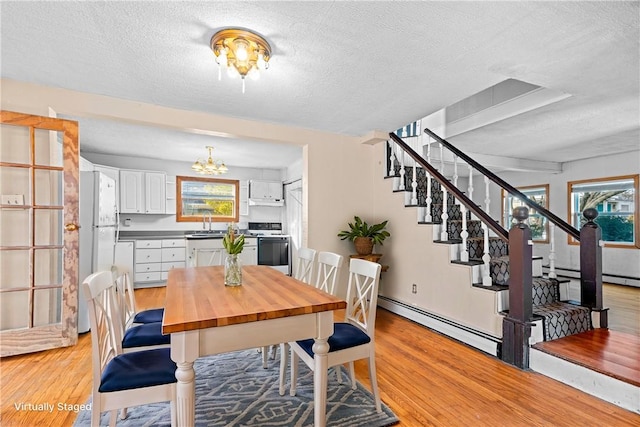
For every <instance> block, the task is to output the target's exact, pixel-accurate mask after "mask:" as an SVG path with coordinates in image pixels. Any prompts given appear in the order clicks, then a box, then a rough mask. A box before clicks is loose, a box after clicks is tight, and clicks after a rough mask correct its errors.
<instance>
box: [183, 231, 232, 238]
mask: <svg viewBox="0 0 640 427" xmlns="http://www.w3.org/2000/svg"><path fill="white" fill-rule="evenodd" d="M224 234H225V231H220V230H213V231H196V232H194V233H191V234H187V235H186V237H187V238H189V239H207V238H215V237H222V236H224Z"/></svg>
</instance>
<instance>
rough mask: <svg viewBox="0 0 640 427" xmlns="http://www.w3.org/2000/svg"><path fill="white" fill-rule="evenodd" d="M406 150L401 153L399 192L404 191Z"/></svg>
mask: <svg viewBox="0 0 640 427" xmlns="http://www.w3.org/2000/svg"><path fill="white" fill-rule="evenodd" d="M404 175H405V171H404V150H401V151H400V186H399V187H398V190H404Z"/></svg>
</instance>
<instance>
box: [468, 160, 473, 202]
mask: <svg viewBox="0 0 640 427" xmlns="http://www.w3.org/2000/svg"><path fill="white" fill-rule="evenodd" d="M467 193H469V199H470V200H473V168H472V167H471V165H469V186H468V187H467Z"/></svg>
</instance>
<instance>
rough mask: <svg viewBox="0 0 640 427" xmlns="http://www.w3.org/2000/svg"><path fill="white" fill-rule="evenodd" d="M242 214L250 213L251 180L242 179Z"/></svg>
mask: <svg viewBox="0 0 640 427" xmlns="http://www.w3.org/2000/svg"><path fill="white" fill-rule="evenodd" d="M240 215H245V216H246V215H249V181H247V180H243V181H240Z"/></svg>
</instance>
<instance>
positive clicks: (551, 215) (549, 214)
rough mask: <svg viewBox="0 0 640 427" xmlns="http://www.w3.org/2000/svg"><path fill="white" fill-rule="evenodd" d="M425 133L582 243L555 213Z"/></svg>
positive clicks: (456, 150) (455, 149)
mask: <svg viewBox="0 0 640 427" xmlns="http://www.w3.org/2000/svg"><path fill="white" fill-rule="evenodd" d="M424 131H425V132H426V133H427V134H428V135H429V136H430V137H432V138H433V139H435V140H436V141H438V142H439V143H440V144H442V145H444V146H445V147H447V149H448V150H449V151H451V152H452V153H453V154H455V155H456V156H458V157H459V158H461V159H462V160H464V161H465V162H466V163H467V164H469V165H471V166H473V168H474V169H476V170H477V171H478V172H480V173H481V174H483V175H484V176H486V177H487V178H489V179H490V180H491V181H493V182H495V183H496V184H498V185H499V186H500V187H502V188H503V189H505V190H506V191H507V192H508V193H510V194H512V195H515V196H518V198H519V199H520V200H522V202H523V203H524V204H526V205H527V206H529V207H530V208H532V209H535V210H536V211H538V212H539V213H541V214H542V215H543V216H544V217H546V218H547V219H549V221H551V222H553V223H554V224H555V225H557V226H558V227H560V228H561V229H562V230H563V231H564V232H565V233H567V234H569V235H571V236H572V237H573V238H574V239H576V240H578V241H580V232H579V231H578V230H577V229H576V228H575V227H573V226H572V225H570V224H569V223H567V222H566V221H564V220H563V219H562V218H560V217H558V216H557V215H555V214H554V213H553V212H550V211H549V210H547V208H545V207H544V206H541V205H539V204H538V203H536V202H534V201H532V200H530V199H529V198H528V197H527V196H526V195H524V194H523V193H522V192H520V191H519V190H518V189H517V188H515V187H514V186H512V185H511V184H509V183H508V182H506V181H505V180H503V179H502V178H500V177H499V176H497V175H496V174H494V173H493V172H491V171H490V170H489V169H487V168H485V167H484V166H482V165H481V164H480V163H478V162H476V161H475V160H473V159H472V158H471V157H469V156H467V155H466V154H465V153H463V152H462V151H460V150H458V149H457V148H456V147H454V146H453V145H451V143H449V142H448V141H446V140H444V139H442V138H440V137H439V136H438V135H436V134H435V133H433V132H431V131H430V130H429V129H426V128H425V129H424Z"/></svg>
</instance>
